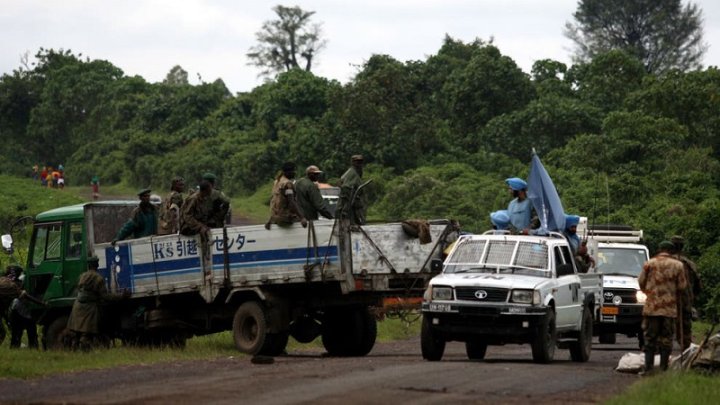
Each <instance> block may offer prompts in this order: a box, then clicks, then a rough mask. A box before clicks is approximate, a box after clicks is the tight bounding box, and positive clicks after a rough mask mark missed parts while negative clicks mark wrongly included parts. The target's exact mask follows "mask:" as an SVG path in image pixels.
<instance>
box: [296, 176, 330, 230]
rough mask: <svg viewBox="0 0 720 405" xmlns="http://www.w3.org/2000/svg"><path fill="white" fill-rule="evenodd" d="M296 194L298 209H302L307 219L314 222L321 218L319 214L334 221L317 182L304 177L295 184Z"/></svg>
mask: <svg viewBox="0 0 720 405" xmlns="http://www.w3.org/2000/svg"><path fill="white" fill-rule="evenodd" d="M295 192H296V193H297V203H298V208H300V211H301V212H302V213H303V215H304V216H305V219H308V220H313V221H314V220H316V219H318V218H320V216H319V215H318V214H321V215H322V216H324V217H325V218H329V219H332V217H333V216H332V214H331V213H330V210H329V209H328V206H327V203H326V202H325V200H323V198H322V194H320V189H318V187H317V185H316V184H315V182H313V181H312V180H310V179H309V178H307V177H303V178H302V179H300V180H298V181H297V183H295Z"/></svg>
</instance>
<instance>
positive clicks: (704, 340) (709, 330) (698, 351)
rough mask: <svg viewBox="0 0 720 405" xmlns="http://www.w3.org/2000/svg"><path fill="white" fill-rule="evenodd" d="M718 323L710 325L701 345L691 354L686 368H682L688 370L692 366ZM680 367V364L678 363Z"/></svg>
mask: <svg viewBox="0 0 720 405" xmlns="http://www.w3.org/2000/svg"><path fill="white" fill-rule="evenodd" d="M717 324H718V322H717V321H716V322H715V323H713V324H712V326H711V327H710V329H708V331H707V333H706V334H705V339H703V341H702V343H701V344H700V347H698V349H697V351H696V352H695V353H693V355H692V356H691V357H690V361H688V364H687V366H685V367H683V369H685V370H689V369H690V367H691V366H692V364H693V363H694V362H695V360H697V358H698V357H699V356H700V352H702V349H703V347H705V345H706V344H707V342H708V340H710V336H712V334H713V332H714V331H715V327H716V326H717ZM680 364H681V365H682V362H681V363H680Z"/></svg>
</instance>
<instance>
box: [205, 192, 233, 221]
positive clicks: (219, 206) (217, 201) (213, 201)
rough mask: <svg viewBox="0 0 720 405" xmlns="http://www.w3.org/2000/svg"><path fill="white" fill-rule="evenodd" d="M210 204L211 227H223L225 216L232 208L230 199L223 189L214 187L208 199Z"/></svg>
mask: <svg viewBox="0 0 720 405" xmlns="http://www.w3.org/2000/svg"><path fill="white" fill-rule="evenodd" d="M207 204H208V205H209V206H210V212H211V214H210V219H209V222H208V226H209V227H210V228H222V227H223V225H225V217H226V216H227V213H228V210H229V209H230V199H229V198H228V197H227V196H226V195H225V193H223V192H222V191H220V190H218V189H216V188H213V190H212V193H210V198H209V200H208V201H207Z"/></svg>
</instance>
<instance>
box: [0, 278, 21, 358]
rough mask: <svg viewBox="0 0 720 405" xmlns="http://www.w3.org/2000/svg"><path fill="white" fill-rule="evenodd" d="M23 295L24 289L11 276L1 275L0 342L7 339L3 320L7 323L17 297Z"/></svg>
mask: <svg viewBox="0 0 720 405" xmlns="http://www.w3.org/2000/svg"><path fill="white" fill-rule="evenodd" d="M21 295H22V289H21V288H20V287H19V286H18V285H17V284H16V283H15V282H14V281H13V280H11V279H10V278H9V277H5V276H0V344H2V342H3V341H4V340H5V336H6V332H5V326H4V325H3V320H5V322H6V323H7V314H8V310H9V309H10V305H11V304H12V302H13V300H15V298H18V297H20V296H21Z"/></svg>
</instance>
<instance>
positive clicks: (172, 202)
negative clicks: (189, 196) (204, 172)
mask: <svg viewBox="0 0 720 405" xmlns="http://www.w3.org/2000/svg"><path fill="white" fill-rule="evenodd" d="M183 191H185V179H183V178H182V177H175V178H174V179H173V180H172V183H171V184H170V194H168V195H167V196H166V197H165V199H164V200H163V202H162V204H161V205H160V221H159V224H158V234H159V235H169V234H173V233H178V231H179V230H180V210H181V209H182V205H183V200H184V197H183V194H182V193H183Z"/></svg>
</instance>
